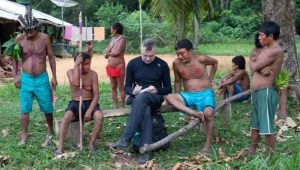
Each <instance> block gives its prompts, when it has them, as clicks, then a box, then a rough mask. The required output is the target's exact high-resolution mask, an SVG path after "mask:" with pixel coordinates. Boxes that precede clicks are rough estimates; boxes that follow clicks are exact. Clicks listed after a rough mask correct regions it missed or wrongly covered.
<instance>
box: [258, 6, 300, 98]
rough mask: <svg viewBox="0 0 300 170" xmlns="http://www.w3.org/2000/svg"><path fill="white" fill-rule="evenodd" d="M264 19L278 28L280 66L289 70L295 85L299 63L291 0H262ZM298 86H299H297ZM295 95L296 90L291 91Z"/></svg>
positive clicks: (292, 83)
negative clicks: (281, 57)
mask: <svg viewBox="0 0 300 170" xmlns="http://www.w3.org/2000/svg"><path fill="white" fill-rule="evenodd" d="M262 7H263V16H264V21H274V22H276V23H277V24H278V25H279V26H280V27H281V28H280V37H279V43H280V45H281V47H282V48H283V49H284V61H283V65H282V68H283V69H286V70H288V71H289V73H290V76H291V82H290V84H291V85H296V86H297V76H298V71H299V63H298V59H297V50H296V42H295V35H296V32H295V12H294V6H293V1H292V0H262ZM298 88H299V87H298ZM291 92H292V96H293V97H296V91H295V90H294V91H291Z"/></svg>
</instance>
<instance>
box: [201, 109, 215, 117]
mask: <svg viewBox="0 0 300 170" xmlns="http://www.w3.org/2000/svg"><path fill="white" fill-rule="evenodd" d="M203 113H204V117H205V119H206V120H212V119H213V118H214V112H213V109H212V108H210V107H206V108H205V109H204V112H203Z"/></svg>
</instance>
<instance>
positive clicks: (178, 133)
mask: <svg viewBox="0 0 300 170" xmlns="http://www.w3.org/2000/svg"><path fill="white" fill-rule="evenodd" d="M251 92H252V90H251V89H249V90H247V91H244V92H242V93H239V94H237V95H234V96H231V97H229V98H226V99H224V100H222V101H221V102H220V103H218V105H217V107H216V108H215V111H217V110H219V109H220V108H222V107H223V106H225V105H226V104H227V103H230V102H232V101H234V100H236V99H238V98H240V97H242V96H246V95H249V94H251ZM199 123H201V120H200V119H195V120H193V121H192V122H191V123H189V124H188V125H186V126H185V127H183V128H181V129H179V130H178V131H176V132H174V133H172V134H170V135H168V136H167V137H165V138H163V139H162V140H160V141H157V142H155V143H152V144H149V145H144V146H143V147H141V148H140V149H139V151H140V153H142V154H143V153H145V152H150V151H153V150H155V149H158V148H160V147H162V146H163V145H165V144H167V143H169V142H170V141H172V140H174V139H175V138H177V137H179V136H181V135H183V134H185V133H186V132H187V131H189V130H191V129H193V128H194V127H195V126H197V125H198V124H199Z"/></svg>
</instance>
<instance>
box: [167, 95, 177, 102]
mask: <svg viewBox="0 0 300 170" xmlns="http://www.w3.org/2000/svg"><path fill="white" fill-rule="evenodd" d="M174 100H179V97H178V95H177V94H168V95H167V96H166V101H167V102H168V103H172V101H174Z"/></svg>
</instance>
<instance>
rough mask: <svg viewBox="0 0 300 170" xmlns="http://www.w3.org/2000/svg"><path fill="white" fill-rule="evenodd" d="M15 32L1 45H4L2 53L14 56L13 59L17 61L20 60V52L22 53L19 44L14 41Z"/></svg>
mask: <svg viewBox="0 0 300 170" xmlns="http://www.w3.org/2000/svg"><path fill="white" fill-rule="evenodd" d="M16 35H17V34H16V33H15V34H14V35H13V36H11V38H10V39H9V40H8V41H6V42H5V43H4V44H3V45H2V47H5V50H4V53H3V54H4V55H5V56H9V57H12V58H14V59H15V60H17V61H19V60H21V54H22V47H21V46H20V44H18V43H16V37H15V36H16Z"/></svg>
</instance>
